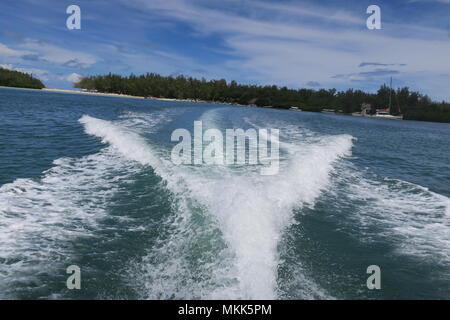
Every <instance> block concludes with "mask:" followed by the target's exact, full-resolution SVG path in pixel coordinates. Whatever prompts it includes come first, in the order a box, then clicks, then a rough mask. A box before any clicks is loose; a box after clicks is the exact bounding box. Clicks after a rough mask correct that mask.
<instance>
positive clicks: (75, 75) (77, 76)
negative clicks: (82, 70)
mask: <svg viewBox="0 0 450 320" xmlns="http://www.w3.org/2000/svg"><path fill="white" fill-rule="evenodd" d="M81 78H83V76H82V75H81V74H78V73H71V74H69V75H68V76H66V77H64V78H63V79H64V80H66V81H69V82H72V83H76V82H78V81H80V80H81Z"/></svg>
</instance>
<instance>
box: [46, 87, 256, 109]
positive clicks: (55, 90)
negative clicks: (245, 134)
mask: <svg viewBox="0 0 450 320" xmlns="http://www.w3.org/2000/svg"><path fill="white" fill-rule="evenodd" d="M41 90H42V91H49V92H61V93H74V94H85V95H94V96H104V97H117V98H133V99H146V100H159V101H178V102H197V103H214V104H226V105H233V106H242V107H248V105H242V104H237V103H226V102H219V101H206V100H195V99H177V98H159V97H142V96H131V95H128V94H120V93H105V92H92V91H80V90H73V89H55V88H43V89H41Z"/></svg>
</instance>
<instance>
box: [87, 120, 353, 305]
mask: <svg viewBox="0 0 450 320" xmlns="http://www.w3.org/2000/svg"><path fill="white" fill-rule="evenodd" d="M80 122H81V123H83V124H84V125H85V130H86V132H87V133H88V134H92V135H95V136H98V137H100V138H102V141H103V142H105V143H110V144H111V146H112V147H113V148H114V150H117V151H118V152H120V153H121V154H122V155H124V156H126V157H128V158H129V159H132V160H135V161H138V162H140V163H142V164H148V165H150V166H152V167H153V169H154V170H155V172H156V173H157V174H158V175H159V176H161V177H162V178H163V179H165V180H166V181H167V186H168V187H169V189H170V190H172V191H173V192H174V193H175V194H178V195H180V196H182V197H184V199H186V197H191V198H193V199H195V201H198V203H200V204H201V205H203V206H204V207H205V208H206V212H207V214H208V215H209V216H210V217H212V218H213V221H216V224H217V226H218V227H219V228H220V230H221V232H222V236H223V238H224V240H225V242H226V243H227V245H228V247H229V248H230V249H231V252H232V255H233V257H232V258H230V257H229V256H228V258H229V259H230V261H228V262H230V263H232V265H229V266H226V267H224V268H223V269H221V270H227V272H228V274H227V278H228V279H234V280H235V282H234V283H236V282H237V284H236V285H229V286H222V287H218V288H214V289H211V290H210V291H209V292H206V293H203V294H202V296H201V297H203V298H204V297H209V298H223V297H226V298H250V299H272V298H276V290H277V265H278V263H279V260H278V251H277V246H278V243H279V240H280V238H281V236H282V232H283V229H284V228H285V227H287V226H288V225H289V224H290V223H291V222H292V210H293V209H294V208H295V207H298V206H301V205H302V204H304V203H310V204H312V203H313V202H314V200H315V199H316V197H317V196H318V195H320V193H321V190H322V189H323V188H325V187H326V186H327V184H328V180H329V173H330V171H331V170H332V169H333V162H334V161H336V160H337V159H339V158H340V157H344V156H346V155H349V154H350V149H351V147H352V137H351V136H348V135H341V136H331V137H322V138H321V139H318V141H317V143H316V144H313V145H311V144H307V143H305V144H302V145H301V146H295V148H294V146H292V149H293V150H292V153H293V156H292V157H291V158H290V159H289V163H288V164H287V165H286V166H285V168H284V171H283V172H281V173H280V175H278V176H273V177H270V176H269V177H263V176H260V175H259V174H257V173H256V172H255V170H253V168H249V169H248V170H246V169H245V170H234V169H233V168H231V167H224V166H220V167H219V166H217V167H211V166H198V167H183V166H180V167H175V166H173V165H172V164H171V163H170V162H169V161H168V160H164V157H163V155H162V154H160V155H159V156H158V154H157V152H156V151H155V150H154V149H152V148H151V147H150V146H149V145H148V144H147V143H146V142H145V140H144V139H143V138H142V137H140V136H139V135H138V134H136V133H134V132H130V131H129V130H126V129H125V128H122V127H120V126H117V125H115V124H112V123H111V122H108V121H105V120H100V119H96V118H93V117H89V116H83V117H82V118H81V119H80ZM287 147H288V148H289V146H287ZM294 149H295V150H294ZM182 210H183V211H184V210H189V208H188V207H187V206H183V207H182ZM184 215H186V212H184ZM185 226H186V225H185ZM180 241H182V239H180ZM172 244H173V243H171V244H168V246H170V245H172ZM168 248H169V247H168ZM178 254H180V255H182V254H183V252H179V253H178ZM216 271H219V270H216ZM149 272H150V273H151V272H152V271H149ZM160 272H163V273H164V274H163V275H161V276H163V277H164V278H165V279H166V281H167V283H166V284H165V285H166V289H168V287H171V288H172V290H176V289H174V288H179V285H176V284H169V282H170V281H169V279H172V280H173V281H180V280H179V279H178V278H177V273H179V272H180V269H179V268H172V269H171V268H168V267H167V266H166V269H165V270H162V268H161V270H160ZM216 276H217V275H216ZM149 277H150V278H151V279H152V281H155V278H156V277H155V276H154V274H151V275H150V276H149ZM152 289H153V290H155V287H153V288H152ZM164 290H165V289H164V287H163V288H161V295H163V293H162V292H163V291H164ZM175 297H179V296H178V295H176V294H175Z"/></svg>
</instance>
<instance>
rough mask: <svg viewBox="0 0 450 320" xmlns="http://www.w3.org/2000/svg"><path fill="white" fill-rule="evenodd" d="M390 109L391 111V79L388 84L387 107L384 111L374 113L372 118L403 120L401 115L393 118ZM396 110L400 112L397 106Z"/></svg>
mask: <svg viewBox="0 0 450 320" xmlns="http://www.w3.org/2000/svg"><path fill="white" fill-rule="evenodd" d="M397 104H398V100H397ZM391 109H392V77H391V82H390V86H389V107H388V108H386V109H377V112H376V113H375V115H374V116H373V117H374V118H381V119H390V120H403V115H402V114H399V115H395V116H394V115H392V114H391ZM398 110H399V111H401V110H400V106H398Z"/></svg>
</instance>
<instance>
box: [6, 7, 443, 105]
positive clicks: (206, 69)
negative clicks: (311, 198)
mask: <svg viewBox="0 0 450 320" xmlns="http://www.w3.org/2000/svg"><path fill="white" fill-rule="evenodd" d="M71 4H76V5H78V6H80V8H81V24H82V25H81V30H68V29H67V27H66V19H67V17H68V14H66V8H67V7H68V6H69V5H71ZM372 4H376V5H379V6H380V7H381V14H382V29H381V30H368V29H367V28H366V19H367V17H368V14H366V9H367V7H368V6H369V5H372ZM0 66H2V67H5V68H9V69H15V70H21V71H25V72H32V73H33V74H34V75H36V76H37V77H39V78H40V79H42V80H43V81H44V83H45V84H46V86H47V87H56V88H70V87H72V82H73V81H75V80H77V79H78V78H79V77H80V76H84V75H92V74H104V73H108V72H113V73H118V74H123V75H128V74H130V73H132V72H133V73H135V74H141V73H146V72H156V73H160V74H163V75H177V74H185V75H190V76H193V77H197V78H201V77H204V78H206V79H213V78H225V79H227V80H233V79H234V80H237V81H239V82H242V83H248V84H261V85H264V84H277V85H280V86H288V87H291V88H299V87H307V88H316V89H318V88H332V87H335V88H337V89H339V90H342V89H347V88H357V89H363V90H368V91H375V90H376V89H377V88H378V87H379V86H380V85H381V84H382V83H387V82H388V81H389V77H391V76H392V77H393V78H394V85H395V86H409V87H410V88H412V89H415V90H419V91H421V92H423V93H426V94H429V95H430V96H431V97H432V98H433V99H436V100H443V99H445V100H448V101H450V89H449V88H450V86H449V83H450V0H370V1H366V0H348V1H331V0H321V1H309V0H297V1H293V0H290V1H287V0H278V1H267V0H245V1H243V0H195V1H194V0H192V1H187V0H172V1H171V0H90V1H87V0H71V1H65V0H17V1H2V2H1V3H0Z"/></svg>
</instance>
